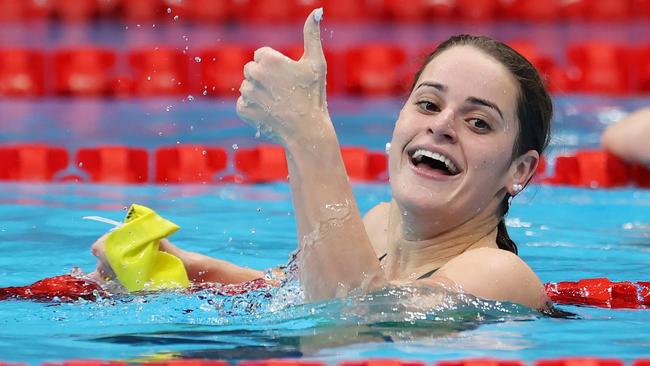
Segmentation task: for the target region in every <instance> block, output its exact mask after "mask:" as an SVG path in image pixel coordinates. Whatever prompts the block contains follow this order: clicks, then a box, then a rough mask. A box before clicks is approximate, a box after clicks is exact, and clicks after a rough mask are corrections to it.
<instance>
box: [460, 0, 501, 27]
mask: <svg viewBox="0 0 650 366" xmlns="http://www.w3.org/2000/svg"><path fill="white" fill-rule="evenodd" d="M455 3H456V13H457V14H458V17H459V18H460V19H462V20H470V21H483V22H485V21H491V20H495V19H497V18H498V16H499V14H500V8H499V2H498V1H494V0H455Z"/></svg>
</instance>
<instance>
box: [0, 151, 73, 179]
mask: <svg viewBox="0 0 650 366" xmlns="http://www.w3.org/2000/svg"><path fill="white" fill-rule="evenodd" d="M68 160H69V157H68V152H67V151H66V150H65V149H64V148H62V147H57V146H49V145H45V144H20V145H5V146H0V180H16V181H34V182H48V181H52V179H53V178H54V175H55V174H56V173H57V172H59V171H62V170H63V169H65V168H66V167H67V166H68Z"/></svg>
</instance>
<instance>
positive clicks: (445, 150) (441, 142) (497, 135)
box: [389, 46, 537, 230]
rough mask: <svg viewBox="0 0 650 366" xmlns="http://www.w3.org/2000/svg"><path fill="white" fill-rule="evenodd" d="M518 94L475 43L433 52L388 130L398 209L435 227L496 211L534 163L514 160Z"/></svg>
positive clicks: (507, 75) (499, 67)
mask: <svg viewBox="0 0 650 366" xmlns="http://www.w3.org/2000/svg"><path fill="white" fill-rule="evenodd" d="M518 93H519V88H518V86H517V81H516V80H515V78H514V77H513V76H512V75H511V74H510V72H509V71H508V70H507V69H506V68H505V67H504V66H503V65H501V64H500V63H499V62H497V61H496V60H494V59H493V58H491V57H490V56H488V55H486V54H485V53H483V52H482V51H480V50H479V49H477V48H474V47H471V46H456V47H452V48H450V49H448V50H446V51H443V52H442V53H441V54H439V55H438V56H437V57H435V58H434V59H433V60H432V61H431V62H430V63H429V64H428V65H427V66H426V67H425V69H424V70H423V72H422V74H421V75H420V78H419V80H418V81H417V82H416V84H415V88H414V89H413V91H412V93H411V95H410V96H409V99H408V101H407V102H406V104H405V105H404V107H403V108H402V110H401V112H400V116H399V119H398V121H397V124H396V126H395V130H394V132H393V139H392V141H391V148H390V155H389V170H390V178H391V187H392V191H393V197H394V199H395V201H396V202H397V203H398V205H399V207H400V209H401V210H404V211H406V212H407V214H408V213H414V214H415V215H416V216H417V215H422V216H424V217H425V218H430V220H431V221H432V223H431V225H436V226H439V229H440V230H446V229H449V228H451V227H453V226H455V225H460V224H462V223H465V222H467V221H468V220H470V219H472V218H473V217H475V216H476V215H477V214H480V213H483V214H490V215H497V208H498V207H499V203H500V202H501V201H502V200H503V198H504V196H505V193H506V192H508V191H510V193H514V192H512V191H511V188H510V187H512V185H513V184H515V183H525V182H526V180H527V178H528V177H529V176H530V174H532V172H528V171H527V169H528V170H534V168H535V165H536V163H537V160H536V158H534V157H533V159H530V157H529V158H526V159H523V160H522V159H514V161H513V157H512V152H513V146H514V143H515V139H516V137H517V133H518V128H519V127H518V125H519V124H518V121H517V98H518ZM527 154H531V153H530V152H529V153H527ZM532 155H535V154H534V153H533V154H532ZM522 162H525V164H524V165H523V166H522Z"/></svg>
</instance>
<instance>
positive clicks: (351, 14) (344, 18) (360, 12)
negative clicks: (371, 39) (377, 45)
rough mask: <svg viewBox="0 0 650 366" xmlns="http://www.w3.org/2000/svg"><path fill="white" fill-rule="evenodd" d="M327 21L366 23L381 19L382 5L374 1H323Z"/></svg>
mask: <svg viewBox="0 0 650 366" xmlns="http://www.w3.org/2000/svg"><path fill="white" fill-rule="evenodd" d="M322 4H323V5H322V6H323V8H324V9H325V19H327V20H328V21H332V22H354V23H366V22H368V21H377V20H379V19H380V16H381V13H382V11H383V9H382V6H380V5H381V4H379V6H378V2H377V1H373V0H346V1H340V0H322Z"/></svg>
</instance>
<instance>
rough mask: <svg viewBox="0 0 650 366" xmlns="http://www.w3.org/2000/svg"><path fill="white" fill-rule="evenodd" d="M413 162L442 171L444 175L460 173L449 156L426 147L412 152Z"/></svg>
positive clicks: (421, 166)
mask: <svg viewBox="0 0 650 366" xmlns="http://www.w3.org/2000/svg"><path fill="white" fill-rule="evenodd" d="M409 155H410V157H411V163H413V165H414V166H416V167H418V168H422V169H427V170H431V171H436V172H440V173H442V174H443V175H448V176H453V175H457V174H458V173H460V169H458V167H456V164H454V162H452V161H451V159H449V158H448V157H446V156H444V155H442V154H440V153H435V152H432V151H429V150H425V149H416V150H413V151H412V152H411V153H410V154H409Z"/></svg>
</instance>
